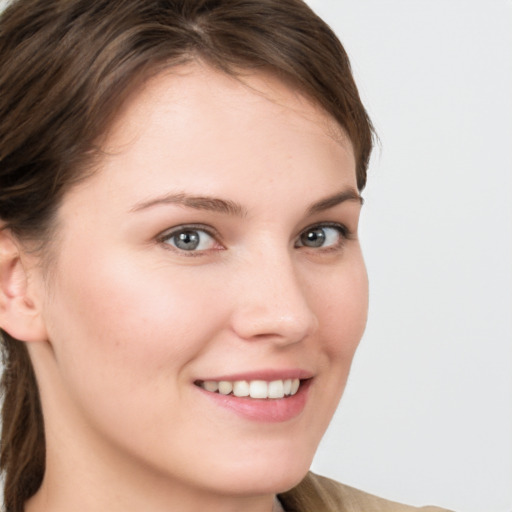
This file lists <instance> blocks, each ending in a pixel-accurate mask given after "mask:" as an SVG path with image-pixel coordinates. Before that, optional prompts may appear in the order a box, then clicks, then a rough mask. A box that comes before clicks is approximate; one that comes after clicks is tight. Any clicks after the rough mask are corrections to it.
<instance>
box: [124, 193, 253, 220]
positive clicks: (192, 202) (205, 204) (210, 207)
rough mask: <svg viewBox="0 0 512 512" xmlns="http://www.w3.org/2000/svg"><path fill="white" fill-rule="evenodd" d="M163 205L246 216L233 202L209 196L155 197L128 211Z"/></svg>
mask: <svg viewBox="0 0 512 512" xmlns="http://www.w3.org/2000/svg"><path fill="white" fill-rule="evenodd" d="M165 204H177V205H179V206H186V207H188V208H194V209H196V210H207V211H211V212H217V213H225V214H228V215H234V216H236V217H245V216H246V215H247V210H246V209H245V208H244V207H243V206H241V205H240V204H238V203H236V202H235V201H230V200H228V199H219V198H217V197H209V196H191V195H188V194H167V195H165V196H161V197H156V198H155V199H150V200H149V201H143V202H141V203H138V204H136V205H135V206H134V207H133V208H132V209H131V210H130V211H132V212H138V211H140V210H145V209H147V208H151V207H153V206H158V205H165Z"/></svg>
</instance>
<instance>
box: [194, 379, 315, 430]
mask: <svg viewBox="0 0 512 512" xmlns="http://www.w3.org/2000/svg"><path fill="white" fill-rule="evenodd" d="M311 380H312V379H308V380H306V381H301V385H300V387H299V390H298V391H297V393H296V394H295V395H293V396H288V397H285V398H267V399H259V398H247V397H238V396H234V395H222V394H220V393H212V392H210V391H206V390H205V389H203V388H200V387H198V386H196V387H197V389H198V390H199V391H200V392H201V393H202V394H203V395H204V396H205V397H206V398H208V399H210V400H211V401H212V402H213V403H215V404H216V405H218V406H219V407H223V408H225V409H229V410H231V411H233V412H234V413H235V414H238V415H239V416H242V417H244V418H246V419H249V420H252V421H261V422H264V423H280V422H284V421H289V420H292V419H293V418H296V417H297V416H299V415H300V413H301V412H302V411H303V410H304V407H305V406H306V401H307V397H308V390H309V387H310V385H311Z"/></svg>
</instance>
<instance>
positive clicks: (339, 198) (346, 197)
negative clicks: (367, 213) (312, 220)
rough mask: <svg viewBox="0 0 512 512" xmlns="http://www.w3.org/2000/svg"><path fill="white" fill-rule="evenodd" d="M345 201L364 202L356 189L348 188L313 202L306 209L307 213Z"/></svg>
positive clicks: (322, 209)
mask: <svg viewBox="0 0 512 512" xmlns="http://www.w3.org/2000/svg"><path fill="white" fill-rule="evenodd" d="M345 201H357V202H358V203H359V204H361V205H362V204H363V202H364V201H363V198H362V197H361V195H360V194H359V193H358V192H357V190H355V189H353V188H349V189H347V190H343V191H341V192H338V193H337V194H333V195H332V196H329V197H326V198H325V199H321V200H320V201H317V202H316V203H313V204H312V205H311V206H310V207H309V209H308V214H309V215H313V214H314V213H319V212H323V211H325V210H328V209H329V208H333V207H334V206H337V205H339V204H341V203H344V202H345Z"/></svg>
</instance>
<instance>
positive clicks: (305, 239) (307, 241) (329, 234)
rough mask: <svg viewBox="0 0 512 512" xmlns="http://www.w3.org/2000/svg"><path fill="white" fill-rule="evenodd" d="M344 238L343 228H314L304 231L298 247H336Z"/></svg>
mask: <svg viewBox="0 0 512 512" xmlns="http://www.w3.org/2000/svg"><path fill="white" fill-rule="evenodd" d="M343 238H344V230H343V228H342V226H313V227H311V228H308V229H306V230H305V231H303V232H302V233H301V234H300V236H299V239H298V241H297V244H296V247H311V248H317V247H334V246H337V245H340V244H341V242H342V239H343Z"/></svg>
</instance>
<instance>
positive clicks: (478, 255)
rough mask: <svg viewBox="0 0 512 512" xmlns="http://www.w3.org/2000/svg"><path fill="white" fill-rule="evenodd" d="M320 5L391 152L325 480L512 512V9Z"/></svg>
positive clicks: (493, 4)
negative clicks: (363, 320)
mask: <svg viewBox="0 0 512 512" xmlns="http://www.w3.org/2000/svg"><path fill="white" fill-rule="evenodd" d="M309 3H310V5H311V6H312V7H313V8H314V9H315V10H316V11H317V12H318V14H320V15H321V16H322V17H323V18H324V19H325V20H326V21H327V22H328V23H329V24H330V25H331V26H332V28H333V29H334V30H335V32H336V33H337V34H338V36H339V37H340V39H341V40H342V42H343V44H344V46H345V48H346V49H347V51H348V53H349V55H350V57H351V60H352V65H353V69H354V73H355V76H356V80H357V82H358V84H359V87H360V91H361V94H362V97H363V100H364V102H365V104H366V106H367V109H368V111H369V112H370V115H371V117H372V118H373V120H374V123H375V125H376V128H377V131H378V133H379V136H380V138H381V147H382V149H381V151H376V153H375V155H374V158H373V160H372V164H371V168H370V173H369V180H368V186H367V189H366V191H365V192H364V194H363V195H364V197H365V200H366V204H365V206H364V208H363V210H364V211H363V223H362V231H361V238H362V242H363V249H364V250H365V255H366V261H367V265H368V272H369V276H370V299H371V304H370V319H369V324H368V328H367V331H366V334H365V336H364V338H363V342H362V345H361V347H360V349H359V353H358V354H357V356H356V360H355V362H354V366H353V370H352V375H351V378H350V382H349V385H348V387H347V390H346V393H345V396H344V398H343V400H342V403H341V406H340V409H339V411H338V413H337V415H336V417H335V420H334V421H333V424H332V425H331V427H330V429H329V431H328V433H327V435H326V437H325V439H324V442H323V444H322V445H321V448H320V450H319V453H318V455H317V457H316V459H315V463H314V466H313V469H314V470H315V471H317V472H319V473H322V474H325V475H328V476H331V477H333V478H335V479H338V480H341V481H343V482H345V483H348V484H351V485H353V486H355V487H359V488H362V489H365V490H367V491H370V492H372V493H375V494H378V495H381V496H384V497H388V498H392V499H394V500H397V501H403V502H408V503H410V504H416V505H420V504H423V505H424V504H438V505H442V506H444V507H448V508H452V509H454V510H457V511H459V512H512V335H511V334H512V333H511V331H512V325H511V324H512V320H511V316H512V304H511V298H512V297H511V295H512V277H511V274H512V251H511V244H512V214H511V213H512V207H511V204H512V197H511V196H512V190H511V189H512V184H511V181H512V2H511V1H510V0H485V1H484V0H480V1H476V0H310V1H309Z"/></svg>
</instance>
